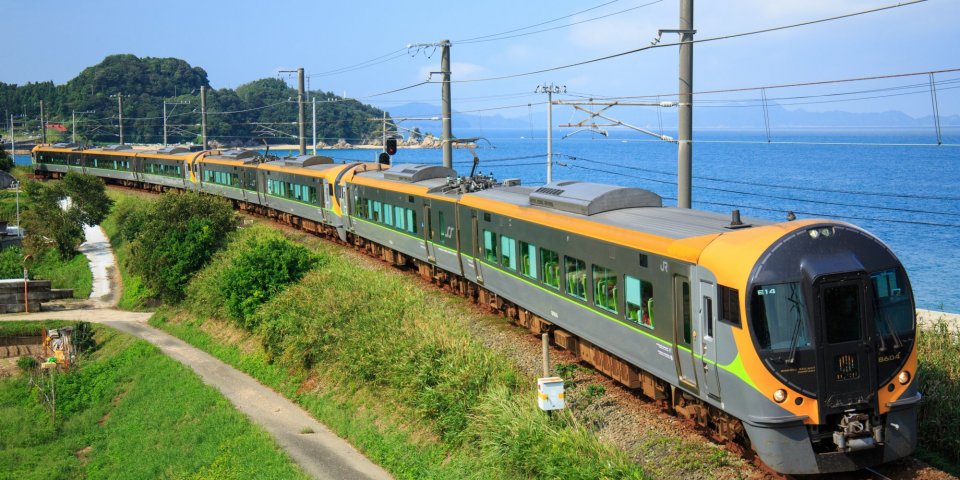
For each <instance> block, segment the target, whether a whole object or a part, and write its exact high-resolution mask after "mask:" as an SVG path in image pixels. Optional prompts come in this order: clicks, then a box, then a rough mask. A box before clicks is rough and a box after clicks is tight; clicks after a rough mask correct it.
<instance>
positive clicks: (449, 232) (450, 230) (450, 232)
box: [443, 226, 456, 238]
mask: <svg viewBox="0 0 960 480" xmlns="http://www.w3.org/2000/svg"><path fill="white" fill-rule="evenodd" d="M454 232H456V230H455V229H454V228H453V227H452V226H450V227H447V230H446V231H445V232H443V236H444V237H446V238H453V234H454Z"/></svg>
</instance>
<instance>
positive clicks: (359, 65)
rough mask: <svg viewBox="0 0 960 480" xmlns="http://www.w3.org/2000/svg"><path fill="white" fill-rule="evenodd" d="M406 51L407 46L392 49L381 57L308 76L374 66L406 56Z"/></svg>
mask: <svg viewBox="0 0 960 480" xmlns="http://www.w3.org/2000/svg"><path fill="white" fill-rule="evenodd" d="M406 51H407V49H406V48H400V49H397V50H394V51H392V52H390V53H386V54H383V55H380V56H379V57H374V58H371V59H370V60H365V61H363V62H360V63H355V64H353V65H347V66H345V67H340V68H335V69H333V70H327V71H323V72H318V73H312V74H310V75H307V77H309V78H314V77H328V76H331V75H337V74H340V73H346V72H352V71H354V70H360V69H363V68H367V67H372V66H374V65H379V64H381V63H385V62H389V61H391V60H396V59H398V58H400V57H404V56H406Z"/></svg>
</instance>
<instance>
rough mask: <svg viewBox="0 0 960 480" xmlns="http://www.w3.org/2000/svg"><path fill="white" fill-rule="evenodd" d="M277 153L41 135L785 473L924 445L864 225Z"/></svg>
mask: <svg viewBox="0 0 960 480" xmlns="http://www.w3.org/2000/svg"><path fill="white" fill-rule="evenodd" d="M263 160H264V159H263V157H262V156H260V155H258V154H256V153H255V152H242V151H216V150H213V151H209V150H208V151H200V152H189V151H185V150H178V149H168V150H166V151H153V152H150V151H134V150H131V149H125V148H123V147H120V148H119V149H117V148H114V149H110V148H107V149H89V150H81V149H78V148H75V147H71V146H69V145H61V146H40V147H37V148H36V149H34V161H35V170H36V172H37V173H38V174H44V175H51V176H58V175H62V174H63V173H64V172H67V171H80V172H85V173H90V174H94V175H99V176H101V177H103V178H104V179H105V180H106V181H108V182H114V183H123V184H127V185H130V186H140V187H146V188H157V187H161V188H177V189H184V190H199V191H203V192H207V193H210V194H214V195H220V196H224V197H227V198H230V199H232V200H233V201H235V202H236V203H237V204H238V205H239V206H241V207H243V208H246V209H254V210H256V209H266V211H267V213H269V214H271V215H273V216H278V215H284V216H288V217H289V218H293V219H295V220H294V222H293V223H295V224H297V225H307V224H309V225H312V226H316V231H322V232H326V233H329V234H332V235H336V236H338V237H339V238H340V239H341V240H343V241H347V242H350V243H352V244H354V245H362V246H364V248H366V249H368V250H371V251H375V252H378V253H384V252H386V253H389V256H390V258H391V259H393V260H394V263H397V264H407V265H412V266H416V267H417V268H418V269H419V270H420V271H421V273H423V272H428V273H429V274H430V275H431V276H432V277H433V278H435V279H438V280H441V281H443V282H445V283H447V284H450V285H454V286H456V288H457V289H458V290H460V291H462V292H465V293H468V294H470V295H473V296H475V297H480V298H481V299H482V301H484V302H485V303H492V304H495V305H497V306H500V307H502V308H503V309H504V310H505V311H509V312H510V313H509V314H510V315H511V316H513V317H514V318H519V319H521V320H522V321H526V322H527V323H528V324H530V323H531V322H532V324H534V325H535V326H536V328H537V329H539V330H541V331H548V332H550V333H551V334H552V335H553V339H554V341H555V342H556V343H558V344H559V345H561V346H563V347H565V348H568V349H571V350H572V352H573V353H574V354H577V355H579V356H580V358H582V359H583V360H585V361H588V362H590V363H593V364H594V365H595V366H597V368H598V369H599V370H601V371H603V372H605V373H608V374H610V375H611V376H612V377H614V378H615V379H617V380H620V381H621V382H623V383H625V384H627V385H628V386H630V387H633V388H638V389H642V391H643V393H645V394H647V395H649V396H651V397H653V398H655V399H657V400H659V401H662V402H664V403H665V404H666V405H668V406H670V407H671V408H673V409H675V410H676V411H677V412H678V413H680V414H682V415H683V416H686V417H689V418H692V419H694V420H696V421H697V422H698V423H700V424H701V425H703V426H705V427H708V428H713V429H714V430H716V431H717V432H718V433H720V434H721V436H724V437H727V438H740V439H742V440H745V441H746V442H747V443H748V444H749V445H750V447H751V448H752V449H753V450H755V451H756V453H757V455H758V456H759V458H760V459H761V460H762V461H763V462H764V463H766V464H767V465H768V466H769V467H771V468H772V469H774V470H776V471H778V472H781V473H786V474H809V473H827V472H837V471H846V470H855V469H859V468H863V467H868V466H872V465H877V464H880V463H884V462H889V461H892V460H895V459H898V458H901V457H904V456H907V455H909V454H910V453H911V452H912V451H913V449H914V447H915V445H916V438H917V409H918V407H919V403H920V399H921V395H920V393H919V392H918V391H917V388H916V385H917V382H916V379H915V372H916V367H917V357H916V349H915V347H914V342H915V338H916V322H915V317H914V311H915V308H914V300H913V293H912V291H911V288H910V282H909V279H908V278H907V274H906V272H905V270H904V268H903V265H902V264H901V263H900V261H899V260H898V259H897V257H896V256H895V255H894V254H893V252H891V251H890V249H889V248H888V247H887V246H886V245H885V244H884V243H883V242H881V241H880V240H879V239H877V238H876V237H874V236H873V235H871V234H870V233H868V232H866V231H864V230H862V229H860V228H857V227H856V226H853V225H850V224H847V223H843V222H837V221H833V220H826V219H806V220H794V221H786V222H782V223H774V222H769V221H765V220H759V219H743V221H739V218H737V219H736V220H735V221H731V219H730V218H729V217H727V216H723V215H719V214H716V213H711V212H705V211H698V210H689V209H678V208H671V207H664V206H663V205H662V201H661V198H660V197H659V196H658V195H656V194H654V193H652V192H650V191H647V190H643V189H639V188H627V187H618V186H612V185H600V184H594V183H589V182H580V181H559V182H553V183H550V184H548V185H545V186H542V187H539V188H529V187H524V186H521V185H520V182H519V181H507V182H496V181H494V180H493V179H491V178H488V177H460V176H458V175H457V173H456V172H455V171H453V170H451V169H449V168H444V167H440V166H436V165H410V164H405V165H393V166H389V165H380V164H376V163H351V164H338V163H335V162H334V161H333V160H332V159H330V158H327V157H318V156H303V157H297V158H289V159H283V160H274V161H266V162H265V161H263ZM311 228H312V227H311ZM530 319H533V320H532V321H531V320H530Z"/></svg>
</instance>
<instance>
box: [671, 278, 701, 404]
mask: <svg viewBox="0 0 960 480" xmlns="http://www.w3.org/2000/svg"><path fill="white" fill-rule="evenodd" d="M694 298H695V297H694V295H693V291H692V290H691V286H690V280H689V279H688V278H687V277H685V276H683V275H674V276H673V305H674V309H673V310H674V315H673V319H674V321H673V343H674V346H673V358H674V362H675V363H676V365H677V376H678V377H679V379H680V384H681V385H682V386H684V387H686V388H688V389H690V390H693V391H694V392H697V369H696V363H695V361H696V359H695V358H694V356H693V349H694V348H695V347H694V335H695V334H696V331H695V330H694V326H693V312H692V309H693V301H694V300H693V299H694Z"/></svg>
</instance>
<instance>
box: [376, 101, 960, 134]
mask: <svg viewBox="0 0 960 480" xmlns="http://www.w3.org/2000/svg"><path fill="white" fill-rule="evenodd" d="M386 110H387V111H388V112H389V113H390V115H391V116H392V117H394V118H397V117H430V116H439V115H440V106H439V105H431V104H426V103H410V104H406V105H400V106H396V107H390V108H386ZM767 110H768V115H769V117H770V128H771V129H774V130H777V129H785V128H786V129H788V128H851V127H863V128H867V127H891V128H897V127H903V128H916V127H931V128H932V127H933V124H934V122H933V116H932V115H926V116H923V117H912V116H910V115H907V114H905V113H903V112H899V111H894V110H891V111H886V112H866V113H857V112H844V111H828V112H811V111H807V110H803V109H796V110H788V109H786V108H784V107H783V106H781V105H777V104H770V105H769V107H768V109H767ZM514 111H516V110H514ZM570 112H571V108H570V107H561V106H554V111H553V113H554V116H553V118H554V128H557V125H560V124H562V123H567V122H571V123H572V122H579V121H580V120H583V119H586V118H587V115H586V114H583V113H574V114H572V115H571V113H570ZM657 113H658V112H657V109H655V108H648V107H615V108H613V109H611V110H608V111H607V112H606V114H607V115H609V116H611V117H613V118H616V119H618V120H620V121H623V122H626V123H630V124H633V125H636V126H638V127H641V128H646V129H650V130H654V131H658V130H659V128H660V125H661V124H662V125H663V127H664V129H665V130H669V131H672V130H675V129H676V124H677V115H676V111H675V110H674V109H669V108H665V109H662V110H661V111H660V112H659V113H660V115H661V117H658V115H657ZM452 115H453V130H454V134H456V132H457V130H458V129H470V130H471V131H476V130H483V129H494V130H495V129H504V130H529V129H531V128H533V129H534V130H535V131H536V132H542V131H544V129H545V126H546V114H545V113H544V112H543V108H542V106H540V107H539V108H537V111H535V112H534V113H533V114H532V115H529V114H528V115H522V116H513V117H508V116H503V115H501V114H497V115H479V114H475V113H473V114H470V113H468V114H463V113H459V112H457V111H456V110H454V111H453V114H452ZM558 119H562V120H558ZM693 121H694V126H695V127H696V128H707V129H712V128H718V129H723V128H731V129H737V128H743V129H762V128H764V119H763V109H762V108H761V107H735V106H729V107H723V106H721V107H717V106H714V105H712V104H711V105H710V106H706V105H705V106H701V107H699V108H696V107H695V110H694V114H693ZM588 123H589V122H588ZM597 123H609V122H606V121H604V120H599V121H598V122H597ZM400 125H401V126H403V127H406V128H413V127H419V128H420V130H422V131H424V132H434V133H436V134H438V133H439V132H440V122H438V121H412V120H411V121H404V122H401V123H400ZM940 125H941V126H944V127H956V126H960V115H947V116H941V117H940Z"/></svg>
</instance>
